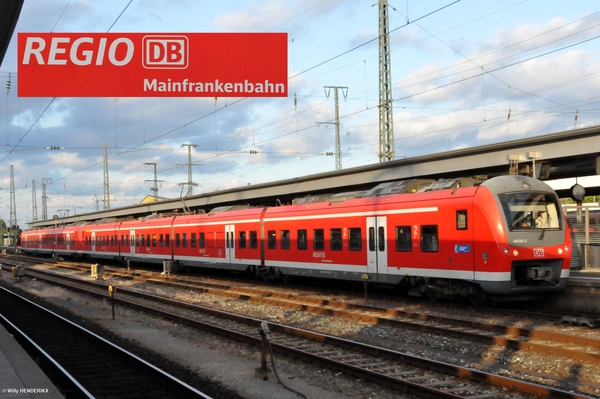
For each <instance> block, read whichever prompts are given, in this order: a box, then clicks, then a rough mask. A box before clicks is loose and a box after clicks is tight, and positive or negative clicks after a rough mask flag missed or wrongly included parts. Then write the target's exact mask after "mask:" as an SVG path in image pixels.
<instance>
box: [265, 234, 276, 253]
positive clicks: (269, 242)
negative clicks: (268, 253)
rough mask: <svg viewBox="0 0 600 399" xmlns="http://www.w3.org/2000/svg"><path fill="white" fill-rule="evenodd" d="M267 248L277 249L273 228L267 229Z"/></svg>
mask: <svg viewBox="0 0 600 399" xmlns="http://www.w3.org/2000/svg"><path fill="white" fill-rule="evenodd" d="M267 248H269V249H277V232H276V231H275V230H269V231H267Z"/></svg>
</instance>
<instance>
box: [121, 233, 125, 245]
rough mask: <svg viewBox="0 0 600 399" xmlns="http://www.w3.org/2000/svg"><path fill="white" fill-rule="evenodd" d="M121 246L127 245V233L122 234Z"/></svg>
mask: <svg viewBox="0 0 600 399" xmlns="http://www.w3.org/2000/svg"><path fill="white" fill-rule="evenodd" d="M121 246H125V235H123V234H121Z"/></svg>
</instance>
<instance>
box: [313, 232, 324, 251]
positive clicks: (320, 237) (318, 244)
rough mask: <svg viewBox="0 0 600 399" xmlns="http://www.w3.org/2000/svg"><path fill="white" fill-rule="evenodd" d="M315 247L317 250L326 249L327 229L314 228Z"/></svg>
mask: <svg viewBox="0 0 600 399" xmlns="http://www.w3.org/2000/svg"><path fill="white" fill-rule="evenodd" d="M313 248H314V249H316V250H323V249H325V230H323V229H314V230H313Z"/></svg>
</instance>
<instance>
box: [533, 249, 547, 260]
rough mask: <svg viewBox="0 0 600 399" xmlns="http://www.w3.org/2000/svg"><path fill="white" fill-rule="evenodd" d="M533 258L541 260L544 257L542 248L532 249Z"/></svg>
mask: <svg viewBox="0 0 600 399" xmlns="http://www.w3.org/2000/svg"><path fill="white" fill-rule="evenodd" d="M533 256H534V257H536V258H543V257H544V256H545V255H544V248H533Z"/></svg>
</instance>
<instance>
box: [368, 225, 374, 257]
mask: <svg viewBox="0 0 600 399" xmlns="http://www.w3.org/2000/svg"><path fill="white" fill-rule="evenodd" d="M369 251H370V252H373V251H375V227H369Z"/></svg>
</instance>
